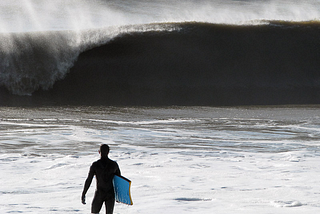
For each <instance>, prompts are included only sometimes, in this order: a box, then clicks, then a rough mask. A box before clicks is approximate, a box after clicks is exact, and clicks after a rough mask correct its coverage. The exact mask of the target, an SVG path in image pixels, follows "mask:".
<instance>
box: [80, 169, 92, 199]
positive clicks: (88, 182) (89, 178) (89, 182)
mask: <svg viewBox="0 0 320 214" xmlns="http://www.w3.org/2000/svg"><path fill="white" fill-rule="evenodd" d="M93 176H94V171H93V169H92V166H91V168H90V172H89V174H88V177H87V179H86V182H85V183H84V187H83V191H82V196H81V201H82V203H83V204H86V194H87V191H88V189H89V187H90V185H91V182H92V179H93Z"/></svg>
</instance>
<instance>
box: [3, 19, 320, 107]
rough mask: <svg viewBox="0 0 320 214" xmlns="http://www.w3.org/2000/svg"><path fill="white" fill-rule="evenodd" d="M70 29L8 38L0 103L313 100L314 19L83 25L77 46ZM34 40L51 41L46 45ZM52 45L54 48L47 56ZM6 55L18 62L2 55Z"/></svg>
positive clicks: (316, 99)
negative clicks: (11, 40)
mask: <svg viewBox="0 0 320 214" xmlns="http://www.w3.org/2000/svg"><path fill="white" fill-rule="evenodd" d="M106 32H108V33H106ZM110 32H113V33H110ZM70 33H72V32H52V33H44V34H33V33H28V34H23V35H18V34H17V35H14V36H13V37H11V38H14V39H16V43H15V44H14V45H15V49H11V50H15V51H11V52H8V53H4V52H2V53H1V54H2V57H1V65H2V66H3V65H5V66H8V65H12V64H13V65H14V66H12V67H10V69H12V70H10V72H9V74H10V75H8V74H6V73H5V72H2V73H1V75H4V76H5V77H6V78H5V79H2V82H1V84H2V85H3V86H2V88H1V97H2V98H1V103H2V104H3V105H15V104H16V103H19V104H22V103H25V104H30V105H33V104H35V103H36V104H52V105H54V104H58V105H259V104H261V105H265V104H270V105H271V104H318V103H320V96H319V92H320V72H319V68H320V61H319V57H320V39H319V35H320V34H319V33H320V23H319V22H316V21H314V22H281V21H271V22H264V23H260V24H259V25H224V24H209V23H195V22H194V23H171V24H150V25H136V26H129V27H128V26H127V27H125V28H123V29H122V30H119V29H117V30H115V31H112V30H110V29H109V30H106V29H104V30H101V29H100V30H93V31H88V32H86V33H83V34H82V36H83V38H81V39H80V40H79V41H81V44H80V43H79V42H77V41H75V40H72V41H71V40H68V38H76V37H72V36H66V35H68V34H70ZM39 35H40V36H39ZM15 37H17V38H15ZM85 37H86V38H88V39H87V40H86V39H84V38H85ZM42 38H45V39H46V40H51V41H54V42H53V43H52V42H50V45H54V46H55V47H54V48H52V47H50V48H48V47H47V45H46V43H45V42H44V41H43V39H42ZM93 38H94V39H93ZM24 42H27V44H28V45H27V46H24V45H23V44H24ZM75 44H76V45H75ZM5 45H11V43H6V44H5ZM19 45H21V47H22V48H21V47H20V46H19ZM18 47H19V48H18ZM61 49H62V50H63V49H66V50H67V51H61ZM52 51H59V53H60V52H61V54H53V56H54V57H52ZM10 54H13V55H15V54H18V55H19V57H18V59H19V60H21V61H19V62H16V61H14V60H11V59H17V58H15V57H9V59H8V56H11V55H10ZM79 54H80V55H79ZM6 57H7V58H6ZM66 59H68V60H66ZM61 62H63V63H61ZM6 63H7V64H6ZM8 63H9V64H8ZM22 64H27V65H28V66H29V68H31V69H29V71H28V72H29V73H28V72H25V71H23V72H20V71H22V69H24V68H20V67H19V66H20V65H22ZM15 66H16V67H15ZM61 67H62V68H61ZM67 71H68V72H69V73H67ZM13 75H14V76H13ZM3 80H5V81H3ZM31 93H33V95H32V96H31V97H26V96H22V97H21V96H14V95H12V94H31Z"/></svg>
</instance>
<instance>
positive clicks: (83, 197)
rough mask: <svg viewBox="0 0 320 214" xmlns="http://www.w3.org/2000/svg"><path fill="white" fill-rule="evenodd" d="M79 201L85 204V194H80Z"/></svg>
mask: <svg viewBox="0 0 320 214" xmlns="http://www.w3.org/2000/svg"><path fill="white" fill-rule="evenodd" d="M81 202H82V203H83V204H86V196H85V195H82V196H81Z"/></svg>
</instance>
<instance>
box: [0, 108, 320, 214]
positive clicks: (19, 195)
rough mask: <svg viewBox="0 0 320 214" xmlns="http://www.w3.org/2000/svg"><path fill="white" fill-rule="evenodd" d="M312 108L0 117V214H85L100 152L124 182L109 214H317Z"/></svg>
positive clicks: (45, 112)
mask: <svg viewBox="0 0 320 214" xmlns="http://www.w3.org/2000/svg"><path fill="white" fill-rule="evenodd" d="M319 113H320V108H319V107H318V106H301V107H234V108H227V107H225V108H214V107H167V108H147V107H145V108H143V107H140V108H138V107H136V108H135V107H123V108H116V107H70V108H68V107H46V108H44V107H43V108H7V107H1V109H0V117H1V119H0V148H1V153H0V165H1V166H0V167H1V171H2V173H1V177H0V179H1V180H0V182H1V184H2V187H1V189H0V210H1V213H15V212H16V213H44V212H45V213H61V212H64V213H65V212H70V213H88V212H89V210H90V201H91V200H92V196H93V192H94V188H95V187H94V185H95V184H94V183H93V184H92V187H91V189H90V190H89V192H88V194H87V201H88V203H87V205H86V206H83V205H82V204H81V203H80V195H81V192H82V187H83V183H84V180H85V178H86V175H87V173H88V170H89V166H90V164H91V163H92V162H93V161H95V160H96V159H98V158H99V155H98V153H97V151H98V147H99V145H100V144H101V143H107V144H109V145H110V147H111V154H110V157H111V158H112V159H114V160H116V161H117V162H118V164H119V165H120V168H121V171H122V174H123V175H124V176H125V177H128V178H129V179H131V180H132V197H133V201H134V205H133V206H130V207H128V206H125V205H121V204H117V205H116V207H115V213H128V212H130V213H150V212H152V213H163V211H164V210H165V212H166V213H176V212H181V213H212V212H217V213H257V212H259V213H316V212H317V211H319V207H320V204H319V201H318V195H319V193H320V188H319V181H318V174H319V170H320V169H319V164H318V162H319V159H320V154H319V145H320V144H319V142H320V141H319V136H320V127H319V122H320V120H319V116H318V115H319Z"/></svg>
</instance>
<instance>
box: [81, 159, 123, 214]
mask: <svg viewBox="0 0 320 214" xmlns="http://www.w3.org/2000/svg"><path fill="white" fill-rule="evenodd" d="M94 175H95V176H96V180H97V189H96V192H95V195H94V198H93V201H92V206H91V213H99V212H100V210H101V207H102V205H103V203H105V206H106V213H107V214H112V213H113V208H114V202H115V196H114V190H113V184H112V179H113V176H114V175H121V173H120V169H119V166H118V164H117V163H116V162H115V161H112V160H110V159H109V158H107V157H105V158H101V159H100V160H98V161H96V162H94V163H93V164H92V165H91V167H90V171H89V174H88V178H87V180H86V183H85V188H84V194H85V193H86V192H87V190H88V189H89V186H90V184H91V181H92V179H93V177H94Z"/></svg>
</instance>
